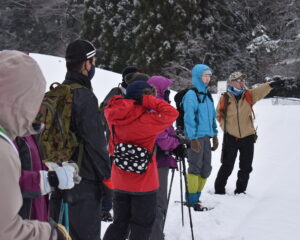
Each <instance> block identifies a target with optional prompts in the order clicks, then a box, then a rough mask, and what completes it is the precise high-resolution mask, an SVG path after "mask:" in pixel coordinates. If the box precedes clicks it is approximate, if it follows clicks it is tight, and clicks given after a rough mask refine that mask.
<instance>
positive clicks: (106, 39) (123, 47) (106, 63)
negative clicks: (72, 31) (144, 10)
mask: <svg viewBox="0 0 300 240" xmlns="http://www.w3.org/2000/svg"><path fill="white" fill-rule="evenodd" d="M133 11H134V5H133V0H113V1H111V0H87V1H86V12H85V17H84V19H85V26H86V28H85V30H84V37H85V38H88V39H90V40H91V41H92V42H93V43H94V44H95V46H96V47H97V48H100V49H102V50H103V57H102V58H101V59H100V60H99V63H100V66H102V67H104V68H106V69H110V70H113V71H116V72H121V71H122V69H123V68H124V67H125V66H126V65H128V64H131V63H130V61H129V58H130V54H131V51H132V48H133V46H134V42H133V38H132V31H133V29H134V26H135V25H134V19H133Z"/></svg>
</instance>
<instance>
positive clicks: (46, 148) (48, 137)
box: [36, 82, 84, 167]
mask: <svg viewBox="0 0 300 240" xmlns="http://www.w3.org/2000/svg"><path fill="white" fill-rule="evenodd" d="M78 88H84V87H83V86H82V85H79V84H71V85H66V84H60V83H57V82H55V83H53V84H51V86H50V91H48V92H47V93H46V94H45V96H44V99H43V101H42V104H41V107H40V110H39V113H38V115H37V118H36V122H39V123H43V124H44V125H45V126H44V128H43V130H42V132H41V133H40V135H39V138H38V142H39V145H40V148H41V151H42V155H43V161H44V162H55V163H62V162H66V161H70V160H72V161H75V162H76V163H77V165H78V166H79V167H80V165H81V160H82V156H83V143H81V142H80V143H79V141H78V139H77V137H76V135H75V133H74V132H72V131H71V129H70V125H71V115H72V102H73V90H74V89H78ZM78 146H79V155H78V156H79V157H78V159H71V158H72V156H73V154H74V151H75V149H76V148H77V147H78Z"/></svg>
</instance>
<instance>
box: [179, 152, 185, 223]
mask: <svg viewBox="0 0 300 240" xmlns="http://www.w3.org/2000/svg"><path fill="white" fill-rule="evenodd" d="M179 177H180V201H181V203H183V190H182V165H181V161H180V158H179ZM181 223H182V226H184V217H183V204H181Z"/></svg>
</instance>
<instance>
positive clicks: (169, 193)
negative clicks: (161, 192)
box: [163, 168, 175, 229]
mask: <svg viewBox="0 0 300 240" xmlns="http://www.w3.org/2000/svg"><path fill="white" fill-rule="evenodd" d="M174 172H175V168H173V169H172V176H171V182H170V187H169V192H168V198H167V209H166V215H165V219H164V225H163V229H164V228H165V224H166V219H167V213H168V209H169V202H170V197H171V190H172V185H173V179H174Z"/></svg>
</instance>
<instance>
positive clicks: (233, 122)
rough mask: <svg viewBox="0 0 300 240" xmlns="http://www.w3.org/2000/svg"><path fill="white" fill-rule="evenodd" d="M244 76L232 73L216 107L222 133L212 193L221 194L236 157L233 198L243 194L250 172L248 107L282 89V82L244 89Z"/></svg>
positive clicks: (250, 113) (252, 133) (251, 135)
mask: <svg viewBox="0 0 300 240" xmlns="http://www.w3.org/2000/svg"><path fill="white" fill-rule="evenodd" d="M245 78H246V75H245V74H242V73H241V72H234V73H232V74H231V75H230V76H229V81H228V84H229V86H228V88H227V92H226V93H224V94H223V95H222V96H221V98H220V101H219V103H218V106H217V110H216V111H217V120H218V121H219V123H220V126H221V128H222V130H223V132H224V138H223V146H222V156H221V167H220V169H219V172H218V175H217V178H216V180H215V193H216V194H225V193H226V190H225V186H226V183H227V179H228V177H229V176H230V175H231V173H232V170H233V168H234V163H235V159H236V157H237V153H238V152H239V153H240V157H239V168H240V169H239V171H238V176H237V177H238V179H237V182H236V189H235V191H234V193H235V194H240V193H245V191H246V189H247V185H248V180H249V175H250V173H251V171H252V161H253V155H254V143H255V141H256V137H257V135H256V130H255V128H254V125H253V118H254V117H255V116H254V112H253V109H252V106H253V105H254V104H255V103H256V102H257V101H259V100H260V99H262V98H264V97H265V96H266V95H267V94H268V93H269V92H270V91H271V90H272V88H275V87H283V86H284V81H282V80H280V81H273V82H268V83H265V84H262V85H260V86H259V87H256V88H253V89H251V90H246V88H245Z"/></svg>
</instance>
